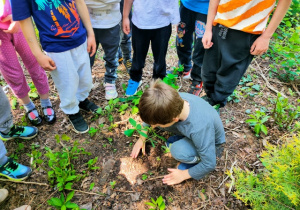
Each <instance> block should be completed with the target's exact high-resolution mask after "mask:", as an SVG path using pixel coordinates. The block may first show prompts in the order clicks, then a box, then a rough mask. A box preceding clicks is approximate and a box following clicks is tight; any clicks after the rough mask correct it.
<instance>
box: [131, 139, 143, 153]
mask: <svg viewBox="0 0 300 210" xmlns="http://www.w3.org/2000/svg"><path fill="white" fill-rule="evenodd" d="M141 149H142V152H143V155H145V142H144V140H143V139H142V138H140V139H139V140H138V141H137V142H136V143H135V145H134V146H133V149H132V152H131V154H130V156H131V157H132V158H136V157H137V156H138V155H139V153H140V151H141Z"/></svg>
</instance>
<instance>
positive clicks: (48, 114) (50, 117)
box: [42, 106, 56, 124]
mask: <svg viewBox="0 0 300 210" xmlns="http://www.w3.org/2000/svg"><path fill="white" fill-rule="evenodd" d="M42 110H43V115H44V116H43V118H44V120H45V121H46V122H47V123H48V124H53V123H54V122H55V121H56V114H55V111H54V109H53V108H52V106H46V107H42Z"/></svg>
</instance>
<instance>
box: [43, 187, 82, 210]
mask: <svg viewBox="0 0 300 210" xmlns="http://www.w3.org/2000/svg"><path fill="white" fill-rule="evenodd" d="M73 196H74V191H72V192H70V193H69V194H68V195H67V197H66V198H65V196H64V194H63V193H61V195H60V198H55V197H52V198H51V199H50V200H48V201H47V202H48V204H49V205H50V206H53V207H55V208H56V209H61V210H67V209H74V210H77V209H78V210H79V207H78V205H77V204H76V203H72V202H71V199H72V198H73Z"/></svg>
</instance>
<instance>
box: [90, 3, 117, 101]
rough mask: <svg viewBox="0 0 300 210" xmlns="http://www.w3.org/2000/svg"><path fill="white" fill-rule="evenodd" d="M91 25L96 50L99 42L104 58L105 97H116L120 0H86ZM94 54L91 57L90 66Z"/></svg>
mask: <svg viewBox="0 0 300 210" xmlns="http://www.w3.org/2000/svg"><path fill="white" fill-rule="evenodd" d="M85 2H86V5H87V7H88V10H89V13H90V18H91V22H92V26H93V29H94V33H95V38H96V50H97V49H98V46H99V43H100V44H101V45H102V48H103V50H104V60H105V68H106V72H105V79H104V86H105V98H106V99H107V100H109V99H114V98H116V97H118V93H117V90H116V79H117V68H118V60H117V53H118V48H119V44H120V21H121V13H120V0H102V1H96V0H86V1H85ZM95 57H96V54H94V55H93V56H92V57H91V67H92V66H93V65H94V61H95Z"/></svg>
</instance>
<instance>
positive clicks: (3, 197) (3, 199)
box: [0, 189, 8, 203]
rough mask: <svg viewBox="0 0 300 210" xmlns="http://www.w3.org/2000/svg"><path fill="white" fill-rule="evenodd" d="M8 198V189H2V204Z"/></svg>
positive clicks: (0, 196) (0, 192)
mask: <svg viewBox="0 0 300 210" xmlns="http://www.w3.org/2000/svg"><path fill="white" fill-rule="evenodd" d="M7 196H8V191H7V189H0V203H1V202H3V201H5V199H6V198H7Z"/></svg>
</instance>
